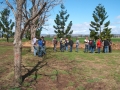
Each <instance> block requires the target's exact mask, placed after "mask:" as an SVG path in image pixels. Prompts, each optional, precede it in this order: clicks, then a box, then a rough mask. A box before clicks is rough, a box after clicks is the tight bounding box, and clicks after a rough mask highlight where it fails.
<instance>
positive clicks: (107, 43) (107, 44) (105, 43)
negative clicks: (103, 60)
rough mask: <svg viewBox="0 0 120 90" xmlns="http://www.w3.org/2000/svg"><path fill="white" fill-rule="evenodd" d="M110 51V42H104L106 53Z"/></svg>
mask: <svg viewBox="0 0 120 90" xmlns="http://www.w3.org/2000/svg"><path fill="white" fill-rule="evenodd" d="M108 50H109V41H108V40H107V39H105V40H104V52H105V53H108Z"/></svg>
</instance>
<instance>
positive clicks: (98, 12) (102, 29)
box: [89, 4, 112, 40]
mask: <svg viewBox="0 0 120 90" xmlns="http://www.w3.org/2000/svg"><path fill="white" fill-rule="evenodd" d="M93 18H94V21H91V24H90V26H91V27H92V29H89V30H90V37H92V38H94V39H95V40H96V39H98V38H101V39H103V38H107V39H110V38H111V36H112V35H111V28H109V27H108V26H109V24H110V21H108V22H106V23H104V22H105V20H106V19H107V18H108V16H107V12H106V11H105V8H104V6H102V5H101V4H99V5H98V6H96V8H95V11H93Z"/></svg>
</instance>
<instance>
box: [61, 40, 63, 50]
mask: <svg viewBox="0 0 120 90" xmlns="http://www.w3.org/2000/svg"><path fill="white" fill-rule="evenodd" d="M62 39H63V38H60V51H61V49H62Z"/></svg>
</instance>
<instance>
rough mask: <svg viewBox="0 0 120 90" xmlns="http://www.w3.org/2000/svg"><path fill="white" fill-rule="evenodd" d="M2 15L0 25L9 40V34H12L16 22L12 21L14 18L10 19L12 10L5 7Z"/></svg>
mask: <svg viewBox="0 0 120 90" xmlns="http://www.w3.org/2000/svg"><path fill="white" fill-rule="evenodd" d="M0 14H1V17H0V27H1V29H2V30H3V33H4V34H6V38H7V42H8V41H9V36H11V35H12V29H13V27H14V22H12V19H10V20H9V14H10V10H9V9H7V8H5V9H4V10H3V11H1V13H0Z"/></svg>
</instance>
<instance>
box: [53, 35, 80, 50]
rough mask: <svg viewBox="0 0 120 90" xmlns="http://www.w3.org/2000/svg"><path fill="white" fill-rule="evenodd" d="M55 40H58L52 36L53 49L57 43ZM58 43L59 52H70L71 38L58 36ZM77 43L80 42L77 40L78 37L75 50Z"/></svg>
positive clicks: (71, 46) (71, 47) (77, 46)
mask: <svg viewBox="0 0 120 90" xmlns="http://www.w3.org/2000/svg"><path fill="white" fill-rule="evenodd" d="M57 42H58V41H57V38H56V37H54V38H53V40H52V43H53V50H54V51H56V46H57V44H58V43H57ZM59 44H60V51H61V52H64V51H70V52H72V49H73V44H74V42H73V40H72V38H70V40H69V39H68V38H60V41H59ZM79 44H80V42H79V40H78V38H76V52H78V48H79Z"/></svg>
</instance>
